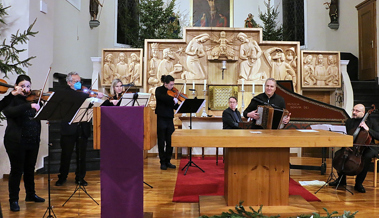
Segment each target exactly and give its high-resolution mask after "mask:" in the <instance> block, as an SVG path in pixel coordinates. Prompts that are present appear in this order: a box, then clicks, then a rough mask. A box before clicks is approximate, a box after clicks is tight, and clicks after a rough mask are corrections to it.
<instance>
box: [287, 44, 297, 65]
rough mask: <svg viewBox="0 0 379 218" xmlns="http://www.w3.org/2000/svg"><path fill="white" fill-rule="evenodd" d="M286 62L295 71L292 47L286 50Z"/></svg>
mask: <svg viewBox="0 0 379 218" xmlns="http://www.w3.org/2000/svg"><path fill="white" fill-rule="evenodd" d="M286 61H287V63H289V65H290V66H291V67H292V68H293V69H296V61H297V56H296V52H295V49H294V48H293V47H291V48H287V49H286Z"/></svg>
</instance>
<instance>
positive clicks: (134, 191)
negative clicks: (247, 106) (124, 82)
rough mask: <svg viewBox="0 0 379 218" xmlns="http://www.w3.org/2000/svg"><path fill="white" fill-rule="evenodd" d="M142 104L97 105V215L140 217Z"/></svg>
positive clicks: (141, 201)
mask: <svg viewBox="0 0 379 218" xmlns="http://www.w3.org/2000/svg"><path fill="white" fill-rule="evenodd" d="M143 109H144V108H143V107H101V148H100V158H101V160H100V178H101V217H105V218H108V217H133V218H143Z"/></svg>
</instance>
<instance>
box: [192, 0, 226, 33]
mask: <svg viewBox="0 0 379 218" xmlns="http://www.w3.org/2000/svg"><path fill="white" fill-rule="evenodd" d="M191 15H192V17H191V24H192V26H194V27H233V0H191Z"/></svg>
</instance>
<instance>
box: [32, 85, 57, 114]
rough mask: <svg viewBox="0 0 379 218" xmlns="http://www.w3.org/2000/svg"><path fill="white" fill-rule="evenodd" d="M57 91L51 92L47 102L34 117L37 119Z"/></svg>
mask: <svg viewBox="0 0 379 218" xmlns="http://www.w3.org/2000/svg"><path fill="white" fill-rule="evenodd" d="M54 93H55V92H53V93H51V94H50V96H49V98H48V99H47V101H46V102H45V104H44V105H43V106H42V107H41V108H40V109H39V110H38V112H37V114H36V115H35V116H34V119H36V118H37V117H38V114H39V113H41V111H42V110H43V108H44V107H45V105H46V104H47V102H49V100H50V99H51V98H52V97H53V95H54Z"/></svg>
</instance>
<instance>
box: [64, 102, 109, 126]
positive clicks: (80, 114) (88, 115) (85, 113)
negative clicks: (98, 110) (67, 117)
mask: <svg viewBox="0 0 379 218" xmlns="http://www.w3.org/2000/svg"><path fill="white" fill-rule="evenodd" d="M103 102H104V100H101V99H99V98H94V97H92V98H87V99H86V100H85V101H84V102H83V104H82V105H81V106H80V108H79V110H78V111H77V112H76V114H75V116H74V117H73V118H72V120H71V121H70V122H69V124H70V125H71V124H72V123H78V122H89V121H90V120H91V119H92V117H93V108H94V107H100V105H101V104H103ZM90 105H91V106H90ZM89 106H90V107H89Z"/></svg>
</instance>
